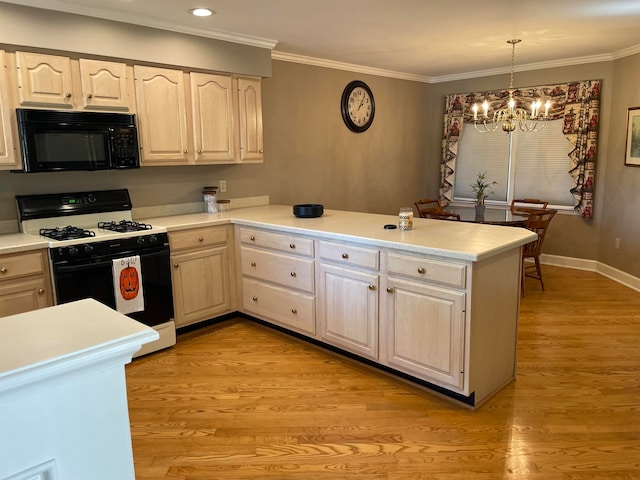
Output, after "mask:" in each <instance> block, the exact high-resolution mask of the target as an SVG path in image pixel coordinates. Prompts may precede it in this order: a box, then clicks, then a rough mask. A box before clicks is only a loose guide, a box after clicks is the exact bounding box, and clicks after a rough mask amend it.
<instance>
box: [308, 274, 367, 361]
mask: <svg viewBox="0 0 640 480" xmlns="http://www.w3.org/2000/svg"><path fill="white" fill-rule="evenodd" d="M378 279H379V277H378V275H376V274H372V273H366V272H359V271H355V270H349V269H345V268H341V267H336V266H333V265H326V264H321V265H320V282H321V284H320V286H319V288H318V295H319V318H320V336H321V338H322V339H323V340H324V341H326V342H327V343H330V344H332V345H335V346H337V347H340V348H344V349H345V350H348V351H350V352H353V353H356V354H358V355H361V356H363V357H367V358H371V359H377V358H378Z"/></svg>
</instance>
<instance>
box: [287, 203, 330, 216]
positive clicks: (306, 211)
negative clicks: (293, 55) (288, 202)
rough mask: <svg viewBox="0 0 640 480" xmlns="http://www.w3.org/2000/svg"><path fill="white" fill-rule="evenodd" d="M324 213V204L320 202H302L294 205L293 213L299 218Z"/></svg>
mask: <svg viewBox="0 0 640 480" xmlns="http://www.w3.org/2000/svg"><path fill="white" fill-rule="evenodd" d="M323 213H324V205H321V204H319V203H301V204H299V205H294V206H293V214H294V215H295V216H296V217H298V218H316V217H321V216H322V214H323Z"/></svg>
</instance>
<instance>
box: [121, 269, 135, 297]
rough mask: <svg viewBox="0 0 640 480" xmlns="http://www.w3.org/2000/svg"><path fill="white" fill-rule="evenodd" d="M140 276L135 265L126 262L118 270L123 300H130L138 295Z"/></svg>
mask: <svg viewBox="0 0 640 480" xmlns="http://www.w3.org/2000/svg"><path fill="white" fill-rule="evenodd" d="M139 289H140V277H139V275H138V270H137V269H136V267H132V266H131V264H127V266H126V267H125V268H123V269H122V271H121V272H120V294H121V295H122V298H124V299H125V300H132V299H134V298H136V297H137V296H138V291H139Z"/></svg>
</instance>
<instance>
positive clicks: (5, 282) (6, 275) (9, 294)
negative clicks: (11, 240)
mask: <svg viewBox="0 0 640 480" xmlns="http://www.w3.org/2000/svg"><path fill="white" fill-rule="evenodd" d="M51 305H53V297H52V293H51V279H50V276H49V256H48V252H47V250H34V251H30V252H21V253H16V254H7V255H2V256H0V317H5V316H7V315H14V314H17V313H24V312H29V311H31V310H37V309H39V308H44V307H49V306H51Z"/></svg>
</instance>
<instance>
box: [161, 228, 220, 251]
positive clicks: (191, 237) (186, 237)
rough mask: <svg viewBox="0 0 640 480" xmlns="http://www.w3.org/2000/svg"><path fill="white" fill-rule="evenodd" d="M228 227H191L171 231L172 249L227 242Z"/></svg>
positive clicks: (170, 241)
mask: <svg viewBox="0 0 640 480" xmlns="http://www.w3.org/2000/svg"><path fill="white" fill-rule="evenodd" d="M227 232H228V228H227V227H204V228H191V229H189V230H182V231H179V232H171V233H169V244H170V246H171V250H172V251H176V250H183V249H186V248H194V247H205V246H210V245H216V244H221V243H226V242H227Z"/></svg>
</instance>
